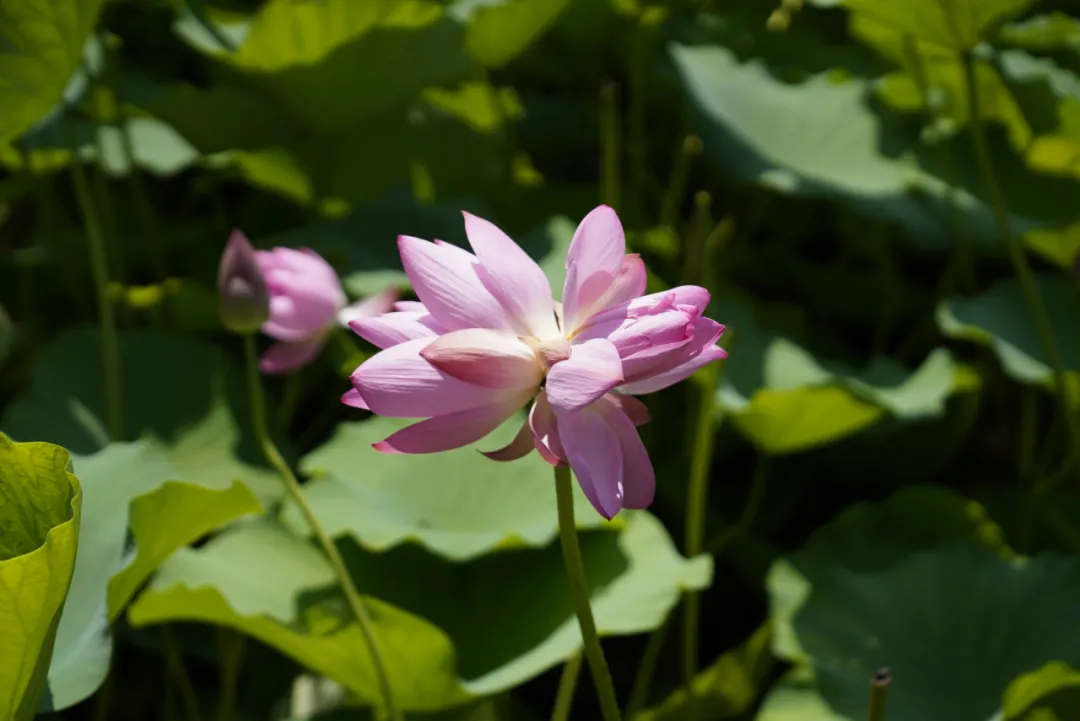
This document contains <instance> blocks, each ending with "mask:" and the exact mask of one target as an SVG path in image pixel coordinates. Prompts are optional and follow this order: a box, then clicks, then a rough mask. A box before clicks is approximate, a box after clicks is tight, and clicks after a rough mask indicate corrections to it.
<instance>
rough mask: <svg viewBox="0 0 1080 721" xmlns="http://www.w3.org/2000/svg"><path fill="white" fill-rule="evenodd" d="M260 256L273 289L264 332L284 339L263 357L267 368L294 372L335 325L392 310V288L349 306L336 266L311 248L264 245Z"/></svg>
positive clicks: (319, 347) (394, 294)
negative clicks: (267, 247) (335, 270)
mask: <svg viewBox="0 0 1080 721" xmlns="http://www.w3.org/2000/svg"><path fill="white" fill-rule="evenodd" d="M255 256H256V259H257V261H258V263H259V268H260V269H261V270H262V273H263V276H264V277H265V278H266V284H267V286H268V287H269V289H270V318H269V319H268V320H267V321H266V323H264V324H263V326H262V332H263V333H265V334H266V335H268V336H270V337H271V338H275V339H277V340H278V341H281V342H280V343H275V344H273V345H272V346H270V347H269V348H268V349H267V350H266V353H264V354H263V356H262V358H261V359H259V369H260V370H261V371H262V372H263V373H288V372H290V371H294V370H297V369H298V368H301V367H303V366H305V365H307V364H308V363H310V362H311V361H312V360H314V359H315V357H316V356H318V355H319V351H320V350H322V347H323V343H325V341H326V337H327V335H328V334H329V333H330V331H332V330H333V329H334V327H335V325H337V324H339V323H340V324H341V325H347V324H348V323H349V322H350V321H352V320H356V319H359V318H364V317H367V316H377V315H379V314H381V313H386V312H387V311H389V310H390V309H391V308H392V307H393V305H394V301H396V300H397V298H398V295H397V290H396V289H394V288H388V289H387V290H384V291H383V292H382V293H379V294H378V295H374V296H372V297H370V298H367V299H365V300H362V301H359V302H357V303H354V304H353V305H348V306H347V305H346V303H347V302H348V299H347V298H346V297H345V291H344V290H342V288H341V282H340V281H339V280H338V276H337V273H336V272H334V269H333V267H331V265H330V264H329V263H327V262H326V261H325V260H324V259H323V258H322V256H320V255H319V254H318V253H316V252H315V251H313V250H310V249H308V248H302V249H300V250H294V249H293V248H280V247H278V248H273V249H271V250H258V251H255Z"/></svg>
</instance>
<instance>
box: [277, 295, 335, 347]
mask: <svg viewBox="0 0 1080 721" xmlns="http://www.w3.org/2000/svg"><path fill="white" fill-rule="evenodd" d="M337 311H338V305H337V304H336V302H335V301H333V300H331V299H329V298H325V297H319V296H311V295H306V294H305V293H304V292H303V291H302V290H301V289H290V290H289V293H288V294H284V293H282V292H280V291H275V290H273V288H271V290H270V318H269V319H268V320H267V321H266V322H265V323H264V324H263V326H262V329H261V330H262V332H263V333H265V334H266V335H268V336H270V337H271V338H275V339H277V340H282V341H288V342H291V341H298V340H302V339H304V338H307V337H308V336H310V335H312V334H314V333H319V332H321V331H322V330H324V329H325V328H326V327H327V326H329V325H330V324H331V323H332V322H333V320H334V316H335V314H336V313H337Z"/></svg>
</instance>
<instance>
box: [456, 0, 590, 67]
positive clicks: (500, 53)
mask: <svg viewBox="0 0 1080 721" xmlns="http://www.w3.org/2000/svg"><path fill="white" fill-rule="evenodd" d="M569 5H570V2H569V0H505V1H504V2H501V3H498V4H482V5H480V7H478V8H477V9H476V10H475V11H474V12H473V13H472V15H471V17H470V18H469V25H468V30H466V33H465V47H466V49H467V50H468V51H469V54H470V55H471V56H472V57H473V58H475V59H476V60H477V61H478V62H480V63H481V64H483V65H486V66H488V67H494V68H499V67H502V66H504V65H506V64H507V63H509V62H510V61H511V60H513V59H514V58H515V57H517V56H518V55H520V54H521V53H522V52H523V51H525V50H526V49H527V48H528V47H529V45H531V44H532V43H533V42H535V41H536V39H537V38H539V37H540V36H542V35H543V34H544V32H545V31H546V30H547V29H548V28H549V27H550V26H551V25H552V23H554V22H555V21H556V20H558V18H559V16H560V15H561V14H562V12H563V11H564V10H565V9H566V8H567V7H568V6H569Z"/></svg>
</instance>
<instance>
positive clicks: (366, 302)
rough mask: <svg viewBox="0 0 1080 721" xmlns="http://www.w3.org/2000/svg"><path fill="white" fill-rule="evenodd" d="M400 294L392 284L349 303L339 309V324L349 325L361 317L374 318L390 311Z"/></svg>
mask: <svg viewBox="0 0 1080 721" xmlns="http://www.w3.org/2000/svg"><path fill="white" fill-rule="evenodd" d="M398 295H399V293H398V289H397V288H395V287H393V286H390V287H389V288H385V289H383V290H382V291H380V292H378V293H376V294H375V295H373V296H370V297H368V298H364V299H363V300H360V301H357V302H355V303H352V304H351V305H347V306H345V307H344V308H342V309H341V310H339V311H338V314H337V320H338V324H340V325H344V326H347V325H349V322H350V321H354V320H359V319H360V318H373V317H375V316H377V315H382V314H383V313H389V312H391V311H393V310H394V306H395V305H396V304H397V299H398Z"/></svg>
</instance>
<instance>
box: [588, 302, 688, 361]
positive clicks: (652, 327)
mask: <svg viewBox="0 0 1080 721" xmlns="http://www.w3.org/2000/svg"><path fill="white" fill-rule="evenodd" d="M692 321H693V317H692V316H691V315H690V314H689V313H687V312H686V311H684V310H679V309H678V308H671V309H669V310H663V311H660V312H658V313H652V314H649V315H643V316H634V317H626V318H621V319H620V318H617V317H611V318H610V319H607V320H604V321H602V322H599V323H592V324H590V325H589V326H587V327H586V328H585V329H584V330H582V331H581V333H579V334H578V335H576V336H575V337H574V340H575V341H578V342H580V341H584V340H589V339H592V338H607V339H608V340H610V341H611V342H612V343H613V344H615V347H616V348H618V350H619V355H620V356H621V357H622V358H627V357H630V356H633V355H634V354H636V353H641V352H643V351H646V350H648V349H650V348H658V347H669V346H671V345H672V344H681V343H685V342H686V341H688V340H690V339H691V338H692V337H693V329H692V326H691V322H692ZM625 372H626V373H627V374H629V371H625Z"/></svg>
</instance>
